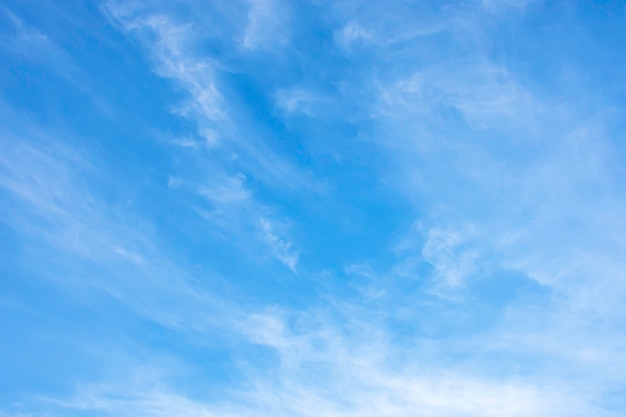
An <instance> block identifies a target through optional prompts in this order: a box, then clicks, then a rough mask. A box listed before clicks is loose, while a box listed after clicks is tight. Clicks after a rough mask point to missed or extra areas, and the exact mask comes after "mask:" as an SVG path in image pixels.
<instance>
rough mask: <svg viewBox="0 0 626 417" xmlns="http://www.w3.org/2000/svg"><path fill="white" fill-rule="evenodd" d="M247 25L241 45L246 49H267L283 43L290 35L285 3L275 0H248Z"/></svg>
mask: <svg viewBox="0 0 626 417" xmlns="http://www.w3.org/2000/svg"><path fill="white" fill-rule="evenodd" d="M249 3H250V11H249V12H248V25H247V27H246V31H245V35H244V39H243V47H244V48H247V49H252V50H254V49H269V48H272V47H274V46H276V45H284V44H286V43H287V42H288V40H289V36H290V33H289V32H290V30H291V29H290V27H289V20H288V16H287V6H288V5H287V4H284V3H282V2H279V1H276V0H250V2H249Z"/></svg>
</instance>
